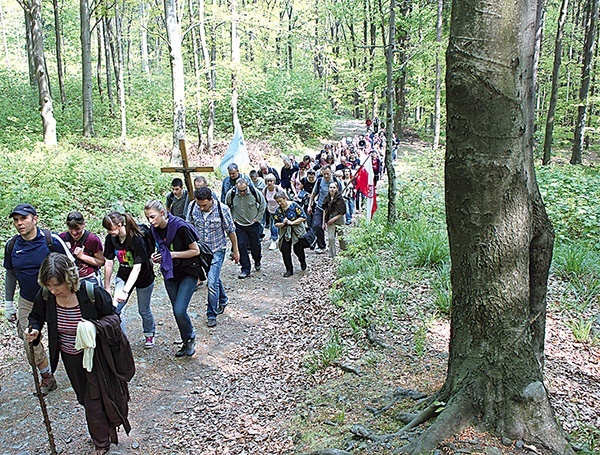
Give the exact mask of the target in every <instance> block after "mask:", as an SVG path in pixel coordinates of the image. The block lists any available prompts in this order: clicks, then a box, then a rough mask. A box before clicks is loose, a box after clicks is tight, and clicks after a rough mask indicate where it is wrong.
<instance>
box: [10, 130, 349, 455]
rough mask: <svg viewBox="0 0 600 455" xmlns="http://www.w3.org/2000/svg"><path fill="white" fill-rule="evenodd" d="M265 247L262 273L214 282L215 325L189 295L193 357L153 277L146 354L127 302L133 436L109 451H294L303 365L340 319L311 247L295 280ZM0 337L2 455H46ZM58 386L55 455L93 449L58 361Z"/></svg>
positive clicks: (32, 403) (22, 380) (16, 356)
mask: <svg viewBox="0 0 600 455" xmlns="http://www.w3.org/2000/svg"><path fill="white" fill-rule="evenodd" d="M355 123H356V122H352V121H350V122H347V124H346V123H343V124H342V125H341V127H340V128H341V129H340V135H341V131H342V130H343V134H344V135H350V134H354V133H352V131H353V130H354V128H357V125H355ZM358 131H359V130H356V131H355V133H356V132H358ZM268 245H269V243H268V242H265V243H263V261H262V264H263V268H262V270H261V271H260V272H255V271H253V272H252V275H251V276H250V277H249V278H247V279H245V280H239V279H238V278H237V274H238V273H239V267H238V266H236V265H234V264H233V263H232V262H231V261H226V263H225V264H224V267H223V270H222V274H221V277H222V279H223V282H224V285H225V288H226V291H227V293H228V296H229V302H230V304H229V306H228V307H227V309H226V311H225V313H224V315H222V316H219V318H218V326H217V327H216V328H214V329H209V328H207V327H206V316H205V311H206V286H203V287H202V288H200V289H199V290H198V291H197V292H196V293H195V294H194V297H193V299H192V302H191V305H190V309H189V311H190V315H191V317H192V321H193V324H194V326H195V328H196V331H197V345H196V347H197V351H196V354H195V355H194V356H193V357H192V358H184V359H176V358H175V357H174V354H175V351H177V349H178V346H177V345H176V344H174V343H176V342H177V341H179V336H178V332H177V330H176V325H175V321H174V318H173V315H172V313H171V307H170V303H169V301H168V299H167V297H166V293H165V291H164V286H163V283H162V282H161V281H160V280H157V283H156V287H155V289H154V294H153V298H152V310H153V312H154V315H155V319H156V321H157V337H156V347H154V348H153V349H149V350H145V349H144V348H143V338H142V333H141V320H140V318H139V316H138V314H137V307H136V301H135V298H133V297H132V301H131V302H130V303H129V304H128V306H127V308H126V315H125V317H126V321H127V330H128V336H129V339H130V341H131V345H132V349H133V353H134V358H135V361H136V369H137V371H136V375H135V376H134V378H133V380H132V381H131V383H130V387H129V389H130V393H131V402H130V413H129V418H130V422H131V426H132V432H131V433H130V435H129V436H127V435H125V434H124V432H121V433H120V434H119V438H120V444H119V445H118V446H114V445H113V448H112V450H111V453H113V454H134V453H135V454H144V455H151V454H157V455H158V454H186V453H188V454H215V455H216V454H219V455H223V454H278V453H286V452H287V453H289V451H290V450H291V448H292V446H293V441H292V435H291V434H289V432H288V431H287V430H286V428H288V422H290V421H291V420H292V419H293V417H294V415H295V409H296V404H297V403H298V402H299V401H300V396H301V395H302V393H303V391H304V390H305V389H306V388H307V387H309V384H308V381H312V380H314V379H311V378H309V377H308V376H307V375H306V374H305V371H306V370H305V369H304V367H303V362H304V360H305V359H306V358H307V357H308V356H309V354H310V353H311V352H312V350H313V349H317V348H319V347H320V345H321V344H322V338H323V336H324V334H326V333H327V331H328V327H329V326H330V325H331V324H334V323H335V322H334V321H335V319H336V316H335V310H334V309H332V308H330V305H327V304H326V293H327V291H328V289H329V287H330V284H331V282H332V281H333V262H332V261H331V260H330V259H328V258H326V257H324V256H323V255H316V254H314V253H313V252H310V251H309V250H307V262H308V270H307V271H306V272H300V267H299V264H298V263H297V261H296V259H295V258H294V261H295V269H296V273H295V274H294V275H293V276H292V277H290V278H283V277H282V273H283V272H284V271H285V268H284V266H283V261H282V259H281V254H280V252H279V251H278V250H275V251H269V250H268ZM313 286H316V287H317V288H319V289H318V290H314V291H313V290H312V288H313ZM327 318H329V319H330V321H328V322H327V323H325V321H324V320H325V319H327ZM0 337H1V338H0V343H1V345H2V348H1V350H0V362H1V365H2V370H1V373H0V385H1V386H2V390H1V391H0V428H1V429H2V431H0V455H9V454H10V455H33V454H44V453H49V446H48V443H47V435H46V431H45V427H44V424H43V420H42V414H41V411H40V409H39V403H38V399H37V397H35V396H33V395H32V391H33V390H34V385H33V379H32V376H31V369H30V367H29V365H28V364H27V363H26V361H25V359H24V355H23V352H22V350H21V349H22V342H21V340H19V339H18V338H17V337H16V335H15V330H14V327H13V326H9V325H8V324H7V323H5V322H3V323H0ZM57 380H58V390H57V391H55V392H52V393H51V394H50V395H49V396H48V397H47V398H46V403H47V405H48V410H49V414H50V416H51V420H52V428H53V431H54V435H55V439H56V443H57V447H58V449H59V450H60V451H61V453H63V454H77V455H81V454H86V453H90V452H91V451H92V449H93V445H92V443H91V440H90V439H89V436H88V432H87V428H86V423H85V416H84V412H83V408H82V407H81V406H79V405H78V404H77V402H76V399H75V394H74V392H73V390H72V388H71V387H70V384H69V381H68V378H67V377H66V374H65V372H64V369H63V367H62V363H61V362H59V368H58V372H57Z"/></svg>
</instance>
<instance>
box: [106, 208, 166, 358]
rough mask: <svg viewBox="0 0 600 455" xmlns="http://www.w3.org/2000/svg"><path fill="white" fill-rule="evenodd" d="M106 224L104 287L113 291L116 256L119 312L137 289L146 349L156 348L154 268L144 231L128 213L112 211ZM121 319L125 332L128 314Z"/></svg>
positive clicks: (115, 296)
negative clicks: (111, 288) (151, 299)
mask: <svg viewBox="0 0 600 455" xmlns="http://www.w3.org/2000/svg"><path fill="white" fill-rule="evenodd" d="M102 226H104V229H106V230H107V231H108V234H107V236H106V240H105V241H104V257H105V258H106V263H105V264H104V289H106V290H107V291H108V292H110V280H111V277H112V273H113V270H114V261H115V259H116V260H117V262H118V263H119V269H118V270H117V275H116V277H115V292H114V300H113V302H114V305H115V306H116V307H117V308H116V312H117V314H119V315H121V313H122V312H123V310H124V308H125V305H127V302H128V301H129V296H130V295H131V293H132V292H133V290H134V289H135V290H136V294H137V303H138V312H139V314H140V316H141V318H142V329H143V330H144V338H145V341H144V348H146V349H150V348H153V347H154V334H155V331H156V324H155V322H154V315H153V314H152V309H151V308H150V298H151V297H152V290H153V289H154V269H153V268H152V263H151V262H150V255H149V254H148V251H147V247H146V242H145V241H144V238H143V234H142V232H141V231H140V228H139V227H138V225H137V223H136V222H135V220H134V219H133V218H132V217H131V215H129V214H128V213H119V212H111V213H109V214H108V215H106V216H105V217H104V220H102ZM121 321H122V323H121V327H122V328H123V331H125V318H124V315H121Z"/></svg>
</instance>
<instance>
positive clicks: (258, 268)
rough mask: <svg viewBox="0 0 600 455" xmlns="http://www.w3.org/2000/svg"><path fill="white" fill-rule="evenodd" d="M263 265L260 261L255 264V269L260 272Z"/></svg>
mask: <svg viewBox="0 0 600 455" xmlns="http://www.w3.org/2000/svg"><path fill="white" fill-rule="evenodd" d="M261 267H262V266H261V265H260V262H259V263H258V264H254V270H256V271H257V272H260V268H261Z"/></svg>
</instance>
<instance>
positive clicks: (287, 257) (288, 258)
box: [281, 240, 306, 272]
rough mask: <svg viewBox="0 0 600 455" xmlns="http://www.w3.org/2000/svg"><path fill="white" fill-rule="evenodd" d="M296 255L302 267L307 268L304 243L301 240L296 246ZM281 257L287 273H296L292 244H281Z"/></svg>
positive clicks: (286, 242)
mask: <svg viewBox="0 0 600 455" xmlns="http://www.w3.org/2000/svg"><path fill="white" fill-rule="evenodd" d="M294 254H295V255H296V256H297V257H298V260H299V261H300V266H303V265H304V266H305V267H306V256H305V255H304V245H303V241H302V240H300V241H298V242H296V243H295V244H294ZM281 255H282V256H283V263H284V264H285V270H286V272H293V271H294V264H293V262H292V242H291V241H286V240H284V241H283V242H281Z"/></svg>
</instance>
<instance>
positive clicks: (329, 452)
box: [306, 449, 352, 455]
mask: <svg viewBox="0 0 600 455" xmlns="http://www.w3.org/2000/svg"><path fill="white" fill-rule="evenodd" d="M306 455H352V453H351V452H346V451H345V450H339V449H319V450H315V451H314V452H309V453H307V454H306Z"/></svg>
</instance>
